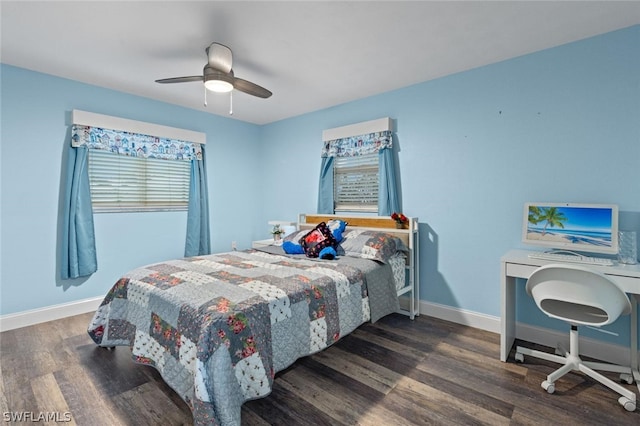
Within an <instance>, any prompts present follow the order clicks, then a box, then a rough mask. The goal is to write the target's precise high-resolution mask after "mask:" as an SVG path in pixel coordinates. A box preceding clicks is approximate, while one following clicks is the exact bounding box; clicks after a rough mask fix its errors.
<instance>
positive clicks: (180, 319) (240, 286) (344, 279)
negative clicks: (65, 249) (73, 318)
mask: <svg viewBox="0 0 640 426" xmlns="http://www.w3.org/2000/svg"><path fill="white" fill-rule="evenodd" d="M308 219H310V220H308ZM318 219H319V220H320V222H319V223H317V224H316V223H314V222H313V221H315V220H318ZM374 219H378V221H379V220H383V222H376V221H375V220H374ZM325 220H326V221H341V220H344V221H345V222H347V223H349V225H347V227H346V229H344V228H343V229H344V232H343V234H342V236H341V237H342V241H341V243H340V245H339V248H338V253H337V254H338V256H337V257H336V258H334V259H328V258H327V259H323V258H320V257H318V258H310V257H307V255H305V254H289V253H286V252H285V250H284V249H283V247H282V246H276V245H274V246H268V247H265V248H263V249H260V250H258V249H250V250H244V251H232V252H228V253H218V254H212V255H206V256H196V257H190V258H182V259H174V260H169V261H166V262H160V263H157V264H153V265H147V266H144V267H141V268H137V269H134V270H132V271H129V272H128V273H126V274H125V275H123V276H122V277H121V278H120V279H118V280H117V281H116V283H115V284H114V285H113V287H112V288H111V290H110V291H109V292H108V293H107V295H106V297H105V298H104V300H103V302H102V304H101V305H100V307H99V308H98V310H97V311H96V313H95V315H94V317H93V319H92V320H91V322H90V324H89V327H88V333H89V335H90V336H91V338H92V339H93V340H94V341H95V343H96V344H97V345H99V346H104V347H113V346H129V347H130V348H131V353H132V358H133V360H134V361H135V362H138V363H142V364H147V365H151V366H153V367H155V368H156V369H157V370H158V371H159V372H160V374H161V376H162V378H163V379H164V380H165V382H166V383H167V384H168V385H169V386H171V388H173V389H174V390H175V391H176V393H177V394H178V395H179V396H180V397H181V398H182V399H183V400H184V401H185V402H186V403H187V404H188V405H189V407H190V408H191V410H192V413H193V418H194V424H196V425H205V424H206V425H209V424H221V425H239V424H240V422H241V419H240V412H241V406H242V404H243V403H244V402H245V401H248V400H251V399H256V398H261V397H264V396H266V395H268V394H269V393H270V392H271V386H272V384H273V379H274V376H275V374H276V373H277V372H278V371H281V370H283V369H285V368H287V367H288V366H290V365H291V364H293V363H294V362H295V361H296V360H297V359H298V358H300V357H303V356H307V355H310V354H313V353H316V352H319V351H321V350H323V349H325V348H326V347H328V346H330V345H332V344H333V343H334V342H336V341H337V340H339V339H340V338H341V337H343V336H345V335H347V334H349V333H351V332H352V331H353V330H355V329H356V328H357V327H358V326H360V325H361V324H363V323H364V322H367V321H372V322H375V321H377V320H378V319H380V318H382V317H383V316H385V315H388V314H390V313H392V312H398V311H401V309H400V306H399V302H398V294H399V293H401V291H399V290H402V289H403V288H404V287H405V285H406V281H407V280H406V277H405V276H404V274H401V273H400V272H399V271H398V269H399V268H398V266H397V265H398V264H401V265H402V266H404V267H403V268H402V269H403V270H404V269H406V265H407V264H410V259H411V258H412V249H411V248H410V246H413V238H408V236H411V237H412V236H413V234H412V232H410V231H409V232H407V230H404V229H403V230H394V229H392V228H393V221H391V220H390V219H389V218H369V219H366V220H364V219H362V218H341V219H338V217H333V216H332V217H329V216H325V217H318V216H314V215H301V216H300V223H299V227H300V230H299V231H296V232H295V233H293V234H291V235H289V236H287V237H286V238H285V240H287V241H289V242H293V243H296V242H297V240H298V239H299V237H300V235H304V234H307V233H308V232H310V231H311V230H316V229H321V228H319V227H321V226H322V225H326V222H325ZM413 220H414V219H413V218H410V225H409V226H410V227H412V226H414V225H415V226H416V228H417V219H415V222H414V221H413ZM399 258H400V259H401V263H400V262H398V259H399ZM408 259H409V260H408ZM393 263H395V264H396V266H395V267H392V266H391V264H393Z"/></svg>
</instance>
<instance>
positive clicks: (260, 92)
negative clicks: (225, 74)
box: [233, 77, 272, 99]
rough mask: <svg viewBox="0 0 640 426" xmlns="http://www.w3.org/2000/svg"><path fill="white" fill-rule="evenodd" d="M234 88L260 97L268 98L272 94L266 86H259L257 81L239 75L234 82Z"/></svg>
mask: <svg viewBox="0 0 640 426" xmlns="http://www.w3.org/2000/svg"><path fill="white" fill-rule="evenodd" d="M233 88H234V89H236V90H239V91H241V92H244V93H248V94H249V95H253V96H257V97H259V98H265V99H266V98H268V97H269V96H271V95H272V93H271V92H270V91H269V90H267V89H265V88H264V87H261V86H258V85H257V84H255V83H252V82H250V81H247V80H243V79H241V78H237V77H236V78H235V80H234V82H233Z"/></svg>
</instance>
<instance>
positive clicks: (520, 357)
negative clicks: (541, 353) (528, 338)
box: [516, 352, 524, 363]
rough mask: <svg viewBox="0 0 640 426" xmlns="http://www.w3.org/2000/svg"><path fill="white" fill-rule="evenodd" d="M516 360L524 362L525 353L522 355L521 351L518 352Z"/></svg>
mask: <svg viewBox="0 0 640 426" xmlns="http://www.w3.org/2000/svg"><path fill="white" fill-rule="evenodd" d="M516 362H519V363H523V362H524V355H522V354H521V353H520V352H516Z"/></svg>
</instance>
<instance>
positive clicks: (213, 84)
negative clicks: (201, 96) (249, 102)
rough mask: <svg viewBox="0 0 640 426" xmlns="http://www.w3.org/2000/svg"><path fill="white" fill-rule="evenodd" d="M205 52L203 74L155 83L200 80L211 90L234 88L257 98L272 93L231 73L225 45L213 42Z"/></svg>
mask: <svg viewBox="0 0 640 426" xmlns="http://www.w3.org/2000/svg"><path fill="white" fill-rule="evenodd" d="M206 52H207V58H208V62H207V64H206V65H205V66H204V70H203V72H202V74H203V75H194V76H189V77H173V78H163V79H161V80H156V83H187V82H190V81H201V82H204V87H205V88H206V89H207V90H211V91H212V92H218V93H228V92H231V91H232V90H233V89H236V90H239V91H241V92H244V93H248V94H249V95H253V96H257V97H259V98H268V97H269V96H271V95H272V93H271V92H270V91H269V90H267V89H265V88H264V87H261V86H258V85H257V84H255V83H252V82H250V81H247V80H243V79H242V78H238V77H236V76H234V75H233V69H232V68H231V65H232V63H233V54H232V53H231V49H229V48H228V47H227V46H225V45H223V44H220V43H215V42H214V43H211V44H210V45H209V47H207V48H206ZM205 93H206V91H205Z"/></svg>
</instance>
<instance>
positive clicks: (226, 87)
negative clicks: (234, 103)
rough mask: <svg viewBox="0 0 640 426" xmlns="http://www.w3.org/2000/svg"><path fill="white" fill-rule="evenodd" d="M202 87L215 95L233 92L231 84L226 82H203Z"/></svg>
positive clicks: (214, 80)
mask: <svg viewBox="0 0 640 426" xmlns="http://www.w3.org/2000/svg"><path fill="white" fill-rule="evenodd" d="M204 87H206V88H207V90H211V91H212V92H216V93H229V92H230V91H232V90H233V84H231V83H229V82H228V81H224V80H216V79H212V80H207V81H205V82H204Z"/></svg>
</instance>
